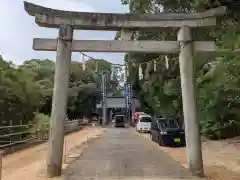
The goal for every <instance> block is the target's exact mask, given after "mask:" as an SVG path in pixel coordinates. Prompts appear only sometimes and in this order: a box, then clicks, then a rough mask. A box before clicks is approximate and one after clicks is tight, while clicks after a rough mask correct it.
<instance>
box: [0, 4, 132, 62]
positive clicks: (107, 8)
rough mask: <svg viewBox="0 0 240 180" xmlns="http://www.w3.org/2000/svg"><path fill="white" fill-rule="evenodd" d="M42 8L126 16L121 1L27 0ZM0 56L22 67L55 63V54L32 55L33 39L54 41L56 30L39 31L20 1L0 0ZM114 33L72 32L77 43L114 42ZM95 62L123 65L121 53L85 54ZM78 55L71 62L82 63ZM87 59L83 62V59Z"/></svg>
mask: <svg viewBox="0 0 240 180" xmlns="http://www.w3.org/2000/svg"><path fill="white" fill-rule="evenodd" d="M26 1H28V2H32V3H35V4H38V5H41V6H45V7H49V8H54V9H60V10H70V11H84V12H109V13H111V12H113V13H114V12H116V13H125V12H128V7H127V6H123V5H122V4H121V0H26ZM0 22H1V31H0V32H1V33H0V55H1V56H2V57H3V58H4V59H5V60H8V61H12V62H14V63H15V64H17V65H19V64H22V63H23V62H24V61H25V60H29V59H47V58H48V59H51V60H55V58H56V53H55V52H44V51H34V50H33V49H32V43H33V38H56V37H57V35H58V31H57V29H49V28H43V27H39V26H38V25H37V24H35V20H34V17H31V16H29V15H28V14H27V13H26V12H25V11H24V7H23V0H0ZM115 34H116V32H114V31H79V30H78V31H77V30H75V31H74V39H78V40H113V39H114V37H115ZM86 54H88V55H89V56H92V57H94V58H101V59H105V60H107V61H110V62H112V63H118V64H122V63H123V62H124V60H123V57H124V54H123V53H86ZM82 58H83V57H82V55H81V54H80V53H73V54H72V60H74V61H82ZM85 59H86V58H85Z"/></svg>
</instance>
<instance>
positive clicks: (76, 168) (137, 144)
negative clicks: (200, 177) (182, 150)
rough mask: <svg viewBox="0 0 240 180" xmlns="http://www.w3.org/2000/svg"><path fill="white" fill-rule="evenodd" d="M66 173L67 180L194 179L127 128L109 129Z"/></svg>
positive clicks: (152, 145)
mask: <svg viewBox="0 0 240 180" xmlns="http://www.w3.org/2000/svg"><path fill="white" fill-rule="evenodd" d="M64 174H65V178H64V179H66V180H117V179H125V180H132V179H136V180H164V179H169V180H177V179H195V178H194V177H192V176H191V175H190V173H189V172H188V171H187V170H186V169H184V168H183V167H182V166H180V164H178V163H177V162H176V161H174V160H173V159H171V158H170V157H169V156H167V155H165V154H164V153H163V152H161V151H160V150H159V149H158V148H157V147H156V146H155V145H154V144H153V143H152V142H150V141H149V140H147V139H145V138H142V137H140V136H138V135H137V134H135V133H133V132H132V131H131V130H130V129H124V128H108V129H107V130H106V133H105V134H104V135H103V136H102V137H101V138H100V139H98V140H96V141H95V142H93V143H92V144H91V145H89V147H87V148H86V149H85V150H84V153H83V155H82V156H81V157H80V158H79V159H77V160H76V161H75V162H73V163H72V164H71V165H69V166H68V168H67V169H66V170H65V173H64Z"/></svg>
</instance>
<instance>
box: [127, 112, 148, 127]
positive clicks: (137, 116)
mask: <svg viewBox="0 0 240 180" xmlns="http://www.w3.org/2000/svg"><path fill="white" fill-rule="evenodd" d="M142 114H146V113H145V112H135V113H134V114H133V116H132V123H131V125H132V126H133V127H135V126H136V124H137V122H138V120H139V116H140V115H142Z"/></svg>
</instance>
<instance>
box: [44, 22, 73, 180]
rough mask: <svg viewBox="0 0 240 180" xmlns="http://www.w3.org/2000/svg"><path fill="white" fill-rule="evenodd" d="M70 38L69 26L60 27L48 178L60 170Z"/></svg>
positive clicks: (50, 131)
mask: <svg viewBox="0 0 240 180" xmlns="http://www.w3.org/2000/svg"><path fill="white" fill-rule="evenodd" d="M72 37H73V29H72V27H71V26H70V25H61V26H60V29H59V37H58V43H57V57H56V65H55V66H56V67H55V75H54V89H53V102H52V112H51V121H50V129H49V143H48V156H47V174H48V176H49V177H54V176H60V175H61V169H62V156H63V144H64V121H65V118H66V106H67V97H68V77H69V67H70V62H71V46H72Z"/></svg>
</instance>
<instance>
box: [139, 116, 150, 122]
mask: <svg viewBox="0 0 240 180" xmlns="http://www.w3.org/2000/svg"><path fill="white" fill-rule="evenodd" d="M140 122H152V118H151V117H141V119H140Z"/></svg>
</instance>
